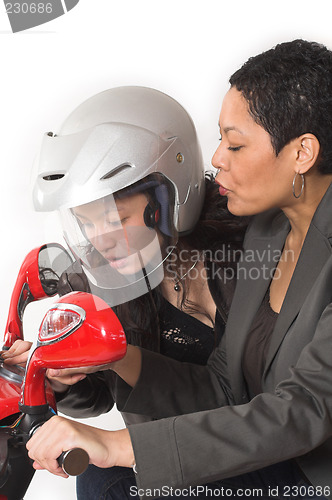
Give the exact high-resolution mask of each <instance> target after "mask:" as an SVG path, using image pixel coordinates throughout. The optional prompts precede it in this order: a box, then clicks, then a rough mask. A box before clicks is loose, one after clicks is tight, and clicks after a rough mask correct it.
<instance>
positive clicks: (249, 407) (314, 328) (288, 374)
mask: <svg viewBox="0 0 332 500" xmlns="http://www.w3.org/2000/svg"><path fill="white" fill-rule="evenodd" d="M288 231H289V223H288V221H287V219H286V217H285V216H284V215H283V214H282V213H281V212H280V211H273V212H269V213H265V214H262V215H260V216H257V217H255V219H254V221H253V222H252V224H251V226H250V228H249V230H248V232H247V236H246V239H245V252H244V257H243V259H242V261H241V263H240V264H239V269H238V277H239V279H238V284H237V287H236V291H235V295H234V299H233V303H232V307H231V310H230V314H229V319H228V323H227V328H226V333H225V334H224V336H223V339H222V341H221V344H220V346H219V347H218V348H217V349H216V350H215V351H214V353H213V354H212V355H211V357H210V359H209V362H208V365H207V367H204V366H195V365H190V364H185V363H178V362H176V361H174V360H171V359H169V358H165V357H163V356H159V355H158V354H155V353H151V352H148V351H144V350H142V353H143V365H142V372H141V376H140V379H139V381H138V383H137V384H136V386H135V388H134V389H131V388H129V386H126V384H124V383H123V382H122V381H119V383H118V387H117V392H118V407H119V408H120V409H121V410H122V411H129V412H139V413H145V414H148V415H150V416H152V417H155V418H158V419H161V420H158V421H154V422H149V423H143V424H138V425H134V426H130V428H129V431H130V435H131V439H132V442H133V446H134V452H135V458H136V462H137V470H138V474H137V477H136V479H137V484H138V487H139V488H143V489H154V488H156V489H158V488H161V487H162V486H165V485H169V486H172V487H174V488H178V487H185V486H188V485H198V484H205V483H208V482H211V481H215V480H218V479H224V478H227V477H231V476H235V475H238V474H242V473H245V472H249V471H252V470H255V469H259V468H262V467H265V466H268V465H271V464H273V463H277V462H280V461H283V460H287V459H290V458H297V460H298V463H299V465H300V466H301V468H302V470H303V471H304V473H305V474H306V476H307V477H308V479H309V480H310V481H311V482H312V483H313V484H314V485H317V486H321V487H325V486H326V487H327V488H326V490H325V495H326V496H329V495H328V494H327V493H328V492H329V488H330V491H332V439H329V438H330V437H331V436H332V249H331V244H332V184H331V186H330V188H329V189H328V191H327V193H326V195H325V197H324V198H323V200H322V202H321V203H320V205H319V207H318V209H317V210H316V213H315V215H314V218H313V220H312V222H311V225H310V228H309V231H308V233H307V237H306V239H305V242H304V245H303V249H302V252H301V255H300V257H299V260H298V263H297V265H296V269H295V272H294V275H293V278H292V281H291V283H290V286H289V289H288V291H287V295H286V297H285V300H284V303H283V306H282V310H281V311H280V314H279V316H278V320H277V323H276V326H275V330H274V333H273V337H272V341H271V344H270V348H269V353H268V358H267V362H266V367H265V372H264V375H263V379H262V386H263V391H264V392H263V393H262V394H259V395H258V396H256V397H255V398H254V399H252V400H251V401H249V398H248V395H247V392H246V389H245V383H244V379H243V375H242V370H241V358H242V353H243V349H244V345H245V341H246V337H247V334H248V331H249V329H250V326H251V323H252V320H253V318H254V316H255V313H256V311H257V309H258V307H259V305H260V304H261V301H262V299H263V297H264V294H265V293H266V290H267V288H268V286H269V284H270V278H271V276H272V274H271V273H272V272H273V269H274V268H275V267H276V264H277V260H278V257H279V256H280V253H281V250H282V248H283V245H284V242H285V238H286V235H287V233H288ZM163 417H168V418H163ZM150 493H151V491H149V492H148V494H147V496H148V497H149V498H151V495H150ZM142 496H144V495H142ZM157 496H160V495H158V492H157V493H156V495H155V497H157Z"/></svg>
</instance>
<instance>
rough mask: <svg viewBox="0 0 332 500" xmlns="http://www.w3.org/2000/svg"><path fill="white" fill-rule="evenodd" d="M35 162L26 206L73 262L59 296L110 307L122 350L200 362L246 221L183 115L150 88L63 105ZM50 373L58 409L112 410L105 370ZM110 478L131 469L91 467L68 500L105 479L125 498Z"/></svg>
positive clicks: (216, 331)
mask: <svg viewBox="0 0 332 500" xmlns="http://www.w3.org/2000/svg"><path fill="white" fill-rule="evenodd" d="M36 163H37V165H36V167H37V170H38V173H37V178H36V183H35V187H34V203H35V207H36V209H37V210H42V211H48V210H55V209H56V210H59V211H60V215H61V219H62V224H63V228H64V235H65V239H66V241H67V243H68V245H69V247H70V248H71V250H72V252H73V254H74V255H75V257H76V259H77V261H76V262H75V264H74V265H73V266H72V268H70V269H69V270H68V271H67V272H66V273H64V275H63V276H62V277H61V280H60V284H59V292H60V294H64V293H68V292H70V291H72V290H88V291H92V292H93V293H95V294H97V295H99V296H102V297H103V298H104V300H106V301H107V302H108V303H109V304H110V305H111V306H112V307H113V308H114V310H115V311H116V313H117V314H118V316H119V318H120V320H121V322H122V324H123V326H124V329H125V332H126V335H127V340H128V341H129V342H130V343H131V344H135V345H139V346H141V347H146V348H148V349H150V350H154V351H157V352H161V353H162V354H165V355H167V356H170V357H172V358H175V359H178V360H181V361H186V362H192V363H198V364H205V363H206V361H207V359H208V357H209V354H210V353H211V351H212V349H213V348H214V347H215V346H216V345H217V344H218V343H219V340H220V338H221V336H222V333H223V330H224V325H225V321H226V318H227V312H228V307H229V303H230V300H231V296H232V293H233V287H234V281H233V280H232V279H231V278H232V274H233V273H232V271H233V270H232V267H231V266H232V265H234V264H235V262H234V261H232V262H229V260H230V259H231V260H233V259H232V257H233V254H232V250H237V249H240V248H241V244H242V238H243V234H244V230H245V228H246V222H245V221H242V222H240V221H239V220H237V219H236V218H235V217H233V216H232V215H231V214H230V213H229V212H228V210H227V208H226V203H225V200H224V199H222V198H221V197H220V196H219V193H218V188H217V186H216V185H215V183H214V180H213V178H212V176H211V175H210V176H207V177H206V178H205V176H204V165H203V160H202V155H201V151H200V146H199V143H198V140H197V136H196V131H195V127H194V125H193V122H192V120H191V118H190V116H189V115H188V113H187V112H186V111H185V110H184V109H183V108H182V107H181V106H180V105H179V104H178V103H177V102H176V101H175V100H174V99H172V98H170V97H169V96H167V95H165V94H163V93H161V92H158V91H156V90H154V89H149V88H141V87H122V88H115V89H111V90H108V91H105V92H103V93H101V94H97V95H96V96H94V97H92V98H91V99H89V100H88V101H86V102H84V103H83V104H82V105H80V106H79V107H78V108H77V109H76V110H74V112H73V113H72V114H71V115H70V116H69V117H68V119H67V120H66V121H65V123H64V125H63V126H62V128H61V129H60V131H59V133H57V134H53V133H48V134H45V137H44V140H43V144H42V148H41V151H40V154H39V157H38V159H37V162H36ZM226 251H227V253H226ZM218 252H219V253H218ZM229 256H231V257H230V258H229ZM215 257H217V258H218V262H215V261H214V260H215ZM221 269H222V270H223V271H224V274H223V275H224V277H225V294H224V297H219V302H218V303H219V312H217V311H216V306H215V303H214V301H213V299H212V297H211V291H212V293H213V279H210V280H209V284H210V287H211V291H210V289H209V285H208V281H207V279H206V273H208V274H209V275H210V276H211V275H213V274H216V272H218V271H219V277H220V270H221ZM227 269H228V271H230V276H227V274H225V273H227ZM21 348H22V346H21V347H19V348H18V350H16V351H15V357H14V358H13V359H12V360H11V361H9V359H10V356H11V355H12V353H13V354H14V352H13V351H14V350H15V349H17V345H15V346H14V349H12V350H10V351H9V352H8V353H6V355H7V359H8V356H9V359H8V361H9V362H14V361H15V362H17V353H18V352H20V349H21ZM49 375H50V379H51V380H52V383H53V386H54V388H55V389H57V391H58V399H59V409H60V410H61V411H62V412H64V413H66V414H69V415H71V416H75V417H81V418H82V417H88V416H95V415H99V414H100V413H103V412H107V411H108V410H110V409H111V408H112V406H113V404H114V399H115V398H116V394H115V393H116V384H117V377H116V376H115V374H114V372H113V371H111V370H107V371H103V372H98V373H96V374H90V375H88V376H87V377H86V378H84V379H83V380H82V374H78V375H75V376H72V377H69V378H68V377H61V376H60V377H59V376H58V375H59V374H58V373H57V372H54V371H53V372H52V371H51V372H50V373H49ZM75 382H78V383H76V384H75ZM73 384H75V385H73ZM69 386H71V387H69ZM124 419H125V421H126V423H127V424H131V423H137V422H143V421H146V420H148V418H147V417H145V416H142V415H133V414H124ZM121 478H124V479H126V480H127V479H129V480H130V481H132V482H134V476H133V473H132V471H131V470H130V469H129V470H128V469H126V468H124V469H122V468H113V469H110V470H108V469H107V470H98V469H96V468H95V467H93V466H91V467H90V468H89V470H88V471H87V472H86V473H85V474H83V475H82V476H81V477H79V478H78V498H80V499H86V498H94V499H96V498H104V496H103V495H104V494H105V491H106V490H108V486H107V488H106V490H105V489H104V488H103V487H101V489H100V490H98V487H97V485H98V484H100V483H102V484H104V483H105V482H106V484H107V485H113V484H114V483H115V482H116V483H117V487H116V488H115V486H112V488H110V490H111V494H112V499H114V498H118V499H119V500H120V499H122V498H123V494H124V493H123V491H125V490H126V484H127V494H128V495H129V492H128V484H129V483H126V482H125V481H124V482H123V484H122V485H121V484H119V481H120V479H121ZM121 488H123V489H121Z"/></svg>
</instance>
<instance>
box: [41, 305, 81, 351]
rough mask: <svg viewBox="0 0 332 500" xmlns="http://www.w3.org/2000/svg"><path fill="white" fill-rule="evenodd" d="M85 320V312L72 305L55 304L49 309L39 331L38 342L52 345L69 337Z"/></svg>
mask: <svg viewBox="0 0 332 500" xmlns="http://www.w3.org/2000/svg"><path fill="white" fill-rule="evenodd" d="M84 319H85V311H84V309H82V308H81V307H79V306H75V305H73V304H56V305H55V306H54V307H52V308H51V309H49V310H48V311H47V313H46V315H45V317H44V319H43V321H42V324H41V326H40V329H39V335H38V340H39V342H42V343H43V344H45V343H53V342H58V341H59V340H62V339H63V338H64V337H67V336H68V335H71V334H72V333H73V332H74V331H75V330H77V328H79V326H80V325H81V324H82V323H83V321H84Z"/></svg>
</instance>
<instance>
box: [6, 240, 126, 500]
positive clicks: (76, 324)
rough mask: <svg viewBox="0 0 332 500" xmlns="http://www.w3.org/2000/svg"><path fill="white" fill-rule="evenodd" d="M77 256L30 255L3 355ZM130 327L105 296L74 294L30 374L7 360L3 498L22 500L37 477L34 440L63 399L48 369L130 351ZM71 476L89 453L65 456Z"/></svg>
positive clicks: (34, 351)
mask: <svg viewBox="0 0 332 500" xmlns="http://www.w3.org/2000/svg"><path fill="white" fill-rule="evenodd" d="M70 263H71V259H70V257H69V255H68V253H67V252H66V251H65V250H64V249H63V248H62V247H61V245H57V244H52V245H44V246H42V247H40V248H37V249H35V250H33V251H32V252H30V253H29V254H28V255H27V257H26V259H25V260H24V262H23V265H22V267H21V269H20V272H19V275H18V278H17V281H16V284H15V287H14V290H13V294H12V299H11V302H10V307H9V314H8V321H7V325H6V331H5V336H4V344H3V350H6V349H9V348H10V347H11V345H12V344H13V343H14V342H15V340H17V339H22V340H23V327H22V320H23V313H24V310H25V308H26V306H27V305H28V304H29V303H30V302H32V301H34V300H39V299H42V298H45V297H50V296H52V295H55V294H56V293H57V283H58V279H59V276H60V275H61V273H62V272H63V271H64V270H65V269H67V267H68V266H69V265H70ZM126 348H127V345H126V338H125V334H124V331H123V328H122V326H121V324H120V322H119V320H118V318H117V317H116V315H115V314H114V312H113V311H112V309H110V307H109V306H108V305H107V304H106V303H105V302H104V301H103V300H102V299H100V298H99V297H96V296H94V295H92V294H88V293H84V292H72V293H70V294H68V295H65V296H64V297H62V298H60V299H58V300H56V301H55V303H53V305H52V306H51V307H50V309H49V310H48V311H47V313H46V315H45V316H44V318H43V320H42V323H41V326H40V328H39V333H38V338H37V339H36V341H35V343H34V344H33V346H32V347H31V350H30V355H29V359H28V362H27V366H26V371H25V370H24V369H23V368H22V367H20V366H6V365H5V364H4V363H3V361H0V500H7V499H8V500H21V499H22V498H23V496H24V494H25V492H26V490H27V488H28V486H29V484H30V481H31V479H32V477H33V474H34V469H33V467H32V464H31V460H30V459H29V457H28V454H27V450H26V446H25V445H26V443H27V441H28V440H29V438H30V437H31V436H32V434H33V433H34V432H35V431H36V430H37V429H38V427H39V426H40V425H42V424H43V423H44V422H45V421H46V420H48V419H49V418H51V417H52V416H54V415H55V414H56V401H55V397H54V394H53V391H52V389H51V387H50V384H49V383H48V382H47V380H46V370H47V368H56V369H58V368H76V367H80V366H96V365H97V366H99V365H105V364H108V363H110V362H112V361H116V360H118V359H121V358H122V357H123V356H124V355H125V353H126ZM58 461H59V464H60V465H61V466H62V467H63V469H64V470H65V471H66V472H67V473H68V474H69V475H78V474H80V473H82V472H83V471H84V470H85V469H86V467H87V465H88V463H89V457H88V456H87V454H86V452H85V451H84V450H81V449H74V450H68V451H66V452H64V453H62V455H61V457H59V458H58Z"/></svg>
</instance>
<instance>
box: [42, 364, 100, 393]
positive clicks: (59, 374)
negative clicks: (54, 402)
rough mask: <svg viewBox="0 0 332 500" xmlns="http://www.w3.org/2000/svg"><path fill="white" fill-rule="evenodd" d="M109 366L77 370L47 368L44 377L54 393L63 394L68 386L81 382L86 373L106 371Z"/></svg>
mask: <svg viewBox="0 0 332 500" xmlns="http://www.w3.org/2000/svg"><path fill="white" fill-rule="evenodd" d="M109 368H110V365H102V366H82V367H79V368H62V369H60V368H59V369H53V368H49V369H48V370H47V371H46V376H47V378H48V380H49V381H50V384H51V386H52V388H53V390H54V391H56V392H65V391H66V390H67V389H68V387H69V386H71V385H74V384H77V382H80V381H81V380H83V379H84V378H85V377H86V376H87V374H88V373H95V372H99V371H102V370H108V369H109Z"/></svg>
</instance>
